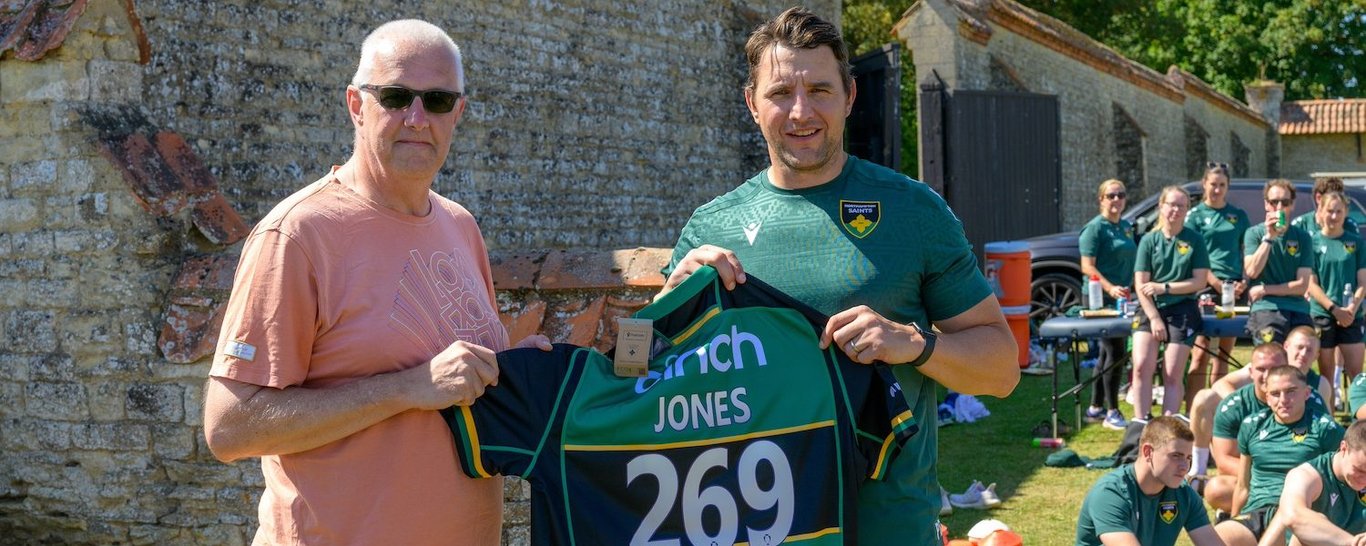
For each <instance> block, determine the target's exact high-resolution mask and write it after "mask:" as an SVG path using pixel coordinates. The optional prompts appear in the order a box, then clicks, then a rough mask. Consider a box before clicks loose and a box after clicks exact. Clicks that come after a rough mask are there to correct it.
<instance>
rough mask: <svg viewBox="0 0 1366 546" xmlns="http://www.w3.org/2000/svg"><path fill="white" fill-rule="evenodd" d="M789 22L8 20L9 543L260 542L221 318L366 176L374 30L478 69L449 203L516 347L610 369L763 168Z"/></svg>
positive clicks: (726, 13) (5, 386)
mask: <svg viewBox="0 0 1366 546" xmlns="http://www.w3.org/2000/svg"><path fill="white" fill-rule="evenodd" d="M813 4H814V5H812V6H811V7H812V8H813V9H815V10H816V11H817V12H818V13H821V14H822V15H824V16H827V17H830V18H832V19H833V20H835V21H838V17H839V14H838V10H839V3H838V2H835V1H833V0H822V1H818V2H814V3H813ZM787 5H788V4H787V3H784V2H777V1H773V0H745V1H724V2H713V1H708V0H663V1H659V2H612V1H603V0H569V1H565V2H547V1H543V0H523V1H512V2H466V3H460V4H459V5H456V6H454V7H453V6H452V5H451V4H449V3H432V4H425V3H414V2H406V1H400V0H378V1H372V2H357V1H346V0H259V1H258V0H225V1H215V2H197V1H189V0H142V1H137V2H135V1H134V0H21V1H18V2H5V3H0V325H3V326H0V328H2V329H0V543H38V542H44V543H47V542H55V543H70V544H109V543H137V544H186V543H206V544H242V543H246V542H249V541H250V537H251V534H252V532H253V531H254V528H255V513H256V499H257V498H258V495H259V490H260V488H261V486H262V484H261V473H260V469H259V465H258V464H257V463H256V462H254V461H251V462H243V463H240V464H233V465H227V464H222V463H220V462H218V461H216V460H214V459H213V457H212V456H211V455H210V454H209V452H208V450H207V449H206V447H205V445H204V440H203V430H202V423H201V416H200V413H201V410H202V387H203V381H204V378H205V375H206V373H207V370H208V361H209V360H208V358H209V355H210V354H211V352H212V348H213V346H214V344H215V342H216V336H217V328H218V324H219V321H221V317H220V316H219V315H218V311H219V307H220V306H221V305H222V303H223V302H224V301H225V300H226V297H227V294H228V290H229V289H230V287H231V279H232V274H233V271H234V268H235V265H236V252H237V250H238V247H239V245H240V241H241V239H242V238H243V236H244V235H245V233H246V232H247V231H248V229H249V226H250V225H251V224H252V223H253V222H255V221H256V220H257V219H259V218H260V217H261V216H262V215H263V214H264V213H265V212H266V211H268V210H269V209H270V208H271V206H273V205H274V204H275V203H276V202H278V201H279V200H280V199H281V198H283V197H284V196H286V195H289V194H290V193H292V192H293V191H294V190H296V189H297V188H299V187H302V186H304V185H306V184H308V183H310V182H312V181H313V180H315V179H317V178H318V177H320V176H321V175H322V174H323V173H324V172H325V170H326V169H327V168H328V166H329V165H331V164H334V163H339V162H341V161H342V160H344V159H345V158H346V157H347V155H348V154H349V150H350V137H351V132H350V131H351V130H350V123H349V121H348V119H347V118H346V116H345V113H344V109H343V102H342V99H343V90H344V86H345V84H346V83H347V82H348V81H349V79H350V77H351V71H352V70H354V63H355V58H356V57H357V54H358V52H359V43H360V40H361V39H362V38H363V37H364V35H365V33H366V32H368V31H369V30H370V29H372V28H374V27H375V26H377V25H378V24H380V23H382V22H384V21H387V20H390V19H394V18H399V17H417V18H423V19H427V20H429V21H432V22H434V23H437V24H438V25H441V26H443V27H445V28H447V29H449V30H450V31H451V34H452V36H453V37H454V38H455V39H456V41H457V42H458V43H459V44H460V45H461V46H462V48H463V51H464V55H465V63H466V74H467V77H468V79H469V82H468V87H467V91H468V92H470V93H471V95H472V98H471V101H470V104H469V108H468V110H467V113H466V116H465V118H464V120H463V122H462V124H461V126H460V128H459V129H458V131H457V135H456V139H455V142H454V145H453V150H452V153H451V156H450V159H449V161H448V163H447V165H446V167H445V169H444V170H443V171H442V173H441V176H440V177H439V179H438V181H437V184H436V188H435V189H436V191H438V192H440V193H442V194H443V195H447V196H449V197H451V198H453V199H455V200H456V201H459V202H461V203H463V204H465V205H466V206H467V207H468V208H469V209H470V210H471V212H473V213H474V215H475V216H476V217H477V219H478V220H479V223H480V225H481V226H482V228H483V233H484V235H485V238H486V240H487V241H488V244H489V246H490V248H491V249H492V253H493V256H492V258H493V261H494V262H495V279H496V283H497V288H498V289H499V293H498V298H499V303H500V306H501V311H502V312H503V319H504V322H505V323H506V324H507V325H508V326H509V328H510V330H512V338H513V339H518V338H520V337H521V336H524V335H525V334H527V333H530V332H534V331H538V330H540V331H545V332H546V333H547V334H549V335H550V336H551V337H552V338H553V339H556V340H563V341H569V342H573V343H578V344H583V345H598V346H602V345H604V344H610V342H609V341H606V342H605V341H602V340H605V339H609V336H610V334H611V333H612V330H613V328H614V322H613V319H614V318H615V317H618V316H623V315H625V314H628V313H630V312H632V311H633V310H634V309H636V308H639V307H640V306H642V305H644V304H645V303H646V302H647V301H648V299H649V297H650V296H651V295H653V294H654V292H655V291H656V290H657V289H658V287H659V286H660V283H661V282H662V278H660V276H659V274H658V269H659V267H660V266H661V265H662V263H663V261H664V260H665V259H666V256H667V254H666V251H665V250H662V249H660V248H639V247H671V246H672V245H673V243H674V240H675V238H676V236H677V230H678V229H679V228H680V227H681V226H682V224H683V222H684V221H685V220H686V219H687V216H688V214H689V213H690V212H691V211H692V209H693V208H694V207H696V206H697V205H699V204H701V203H702V202H704V201H705V200H707V199H709V198H710V197H711V196H713V195H716V194H718V193H721V192H723V191H725V190H727V189H729V188H730V187H732V186H733V185H735V184H737V183H739V182H740V181H742V180H743V179H744V178H746V177H748V176H749V175H750V174H751V173H753V172H754V171H755V170H757V169H758V168H759V167H760V166H761V165H763V164H764V162H765V161H766V156H765V153H764V148H763V141H762V137H761V136H760V134H759V132H758V131H757V130H756V128H755V126H754V125H753V123H752V121H751V120H750V119H749V116H748V113H747V112H746V110H745V107H744V104H743V101H742V99H741V97H742V95H741V93H740V86H741V84H742V83H743V80H744V76H745V66H744V60H743V55H742V54H741V47H742V45H743V42H744V39H745V36H746V35H747V33H748V30H749V29H750V28H752V27H753V26H754V25H755V24H757V23H758V22H760V21H762V20H763V19H764V18H766V17H768V16H771V15H773V14H776V13H777V12H779V11H780V10H781V9H783V8H785V7H787ZM508 491H509V494H508V501H509V506H508V511H507V516H506V517H507V521H506V529H505V538H506V542H507V543H510V544H520V543H525V542H526V540H527V522H528V518H529V515H528V505H527V502H526V498H527V495H528V488H527V487H526V484H524V483H522V482H520V481H517V480H509V483H508Z"/></svg>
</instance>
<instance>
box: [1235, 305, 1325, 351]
mask: <svg viewBox="0 0 1366 546" xmlns="http://www.w3.org/2000/svg"><path fill="white" fill-rule="evenodd" d="M1313 325H1314V321H1313V320H1311V319H1310V318H1309V313H1301V312H1299V311H1277V310H1272V309H1263V310H1261V311H1253V312H1252V313H1249V314H1248V316H1247V335H1248V336H1249V337H1251V338H1252V344H1253V345H1261V344H1263V343H1284V342H1285V336H1286V335H1288V334H1289V333H1290V330H1293V329H1294V328H1295V327H1296V326H1313Z"/></svg>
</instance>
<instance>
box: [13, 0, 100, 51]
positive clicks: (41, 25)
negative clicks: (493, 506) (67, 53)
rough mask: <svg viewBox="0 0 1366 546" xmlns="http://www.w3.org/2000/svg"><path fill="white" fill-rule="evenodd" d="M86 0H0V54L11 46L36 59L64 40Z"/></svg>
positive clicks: (82, 10)
mask: <svg viewBox="0 0 1366 546" xmlns="http://www.w3.org/2000/svg"><path fill="white" fill-rule="evenodd" d="M88 3H89V0H66V1H62V0H6V1H4V2H3V3H0V55H2V54H4V53H5V52H7V51H9V50H14V57H15V58H17V59H19V60H21V61H36V60H38V59H41V58H43V55H45V54H47V52H49V51H52V50H54V49H57V47H58V46H61V45H62V42H63V41H64V40H66V35H67V33H69V32H71V27H73V26H76V19H78V18H80V16H81V14H82V13H85V7H86V4H88Z"/></svg>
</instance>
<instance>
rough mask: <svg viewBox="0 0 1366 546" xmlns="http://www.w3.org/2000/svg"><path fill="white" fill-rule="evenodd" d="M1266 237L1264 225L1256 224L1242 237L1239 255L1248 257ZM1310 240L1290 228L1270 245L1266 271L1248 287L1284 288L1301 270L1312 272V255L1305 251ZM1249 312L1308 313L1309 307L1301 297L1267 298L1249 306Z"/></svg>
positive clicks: (1307, 235)
mask: <svg viewBox="0 0 1366 546" xmlns="http://www.w3.org/2000/svg"><path fill="white" fill-rule="evenodd" d="M1265 236H1266V224H1257V225H1255V226H1252V227H1250V228H1248V229H1247V233H1245V234H1243V255H1244V256H1251V255H1253V254H1254V253H1256V252H1257V247H1258V246H1260V245H1261V244H1262V237H1265ZM1312 243H1313V239H1312V238H1311V237H1310V236H1309V234H1308V233H1305V232H1304V230H1301V229H1299V228H1297V227H1295V226H1290V227H1289V228H1287V229H1286V231H1285V233H1282V234H1281V236H1280V237H1277V238H1276V240H1274V241H1271V255H1270V256H1267V259H1266V267H1264V268H1262V274H1261V276H1259V277H1257V278H1255V279H1251V282H1250V283H1249V286H1256V285H1259V284H1285V283H1288V282H1290V281H1293V280H1295V274H1296V272H1297V271H1298V270H1299V268H1301V267H1308V268H1310V269H1313V268H1314V253H1313V252H1312V251H1310V249H1309V247H1310V245H1311V244H1312ZM1252 310H1253V311H1296V312H1299V313H1308V312H1309V303H1308V302H1306V301H1304V298H1303V297H1302V296H1267V297H1264V298H1262V299H1260V300H1257V301H1256V302H1255V303H1253V304H1252Z"/></svg>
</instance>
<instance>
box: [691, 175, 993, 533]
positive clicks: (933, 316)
mask: <svg viewBox="0 0 1366 546" xmlns="http://www.w3.org/2000/svg"><path fill="white" fill-rule="evenodd" d="M704 244H712V245H716V246H719V247H722V248H726V249H730V250H732V251H734V252H735V255H736V256H737V257H739V259H740V264H741V265H742V266H743V267H744V268H745V272H746V273H750V274H753V275H755V276H756V277H758V278H761V279H763V280H764V281H765V282H767V283H769V284H770V285H772V286H774V287H776V288H778V289H779V290H782V291H783V292H785V293H787V294H788V295H790V296H792V297H794V298H796V299H797V300H799V301H801V302H803V303H805V304H807V305H810V306H812V307H814V308H815V309H817V310H818V311H820V312H822V313H825V314H827V315H833V314H835V313H838V312H840V311H844V310H846V309H849V308H851V307H855V306H858V305H868V306H869V307H871V308H873V310H875V311H877V312H878V313H881V314H882V316H884V317H886V318H887V319H889V320H893V321H896V322H899V323H902V324H906V323H910V322H916V323H919V324H920V325H921V326H923V327H925V328H929V325H930V323H931V322H933V321H938V320H944V319H947V318H950V317H954V316H957V315H959V314H961V313H963V312H965V311H967V310H968V309H970V308H972V307H973V306H974V305H977V304H978V303H980V302H981V301H982V300H983V299H986V298H987V297H990V296H991V288H990V286H989V285H987V281H986V277H984V276H983V275H982V270H981V269H980V268H978V265H977V259H976V258H975V257H974V254H973V253H972V247H971V246H970V245H969V244H968V241H967V237H966V236H965V235H964V234H963V224H962V223H961V222H959V221H958V218H957V217H956V216H954V214H953V211H951V210H950V209H949V207H948V204H947V203H945V202H944V200H943V198H941V197H940V196H939V194H937V193H935V192H934V190H932V189H930V188H929V186H926V185H924V184H922V183H920V182H916V181H914V180H911V179H910V178H907V177H906V176H905V175H902V174H900V173H897V172H895V171H892V170H890V169H887V168H885V167H882V166H880V165H877V164H875V163H872V162H869V161H864V160H861V159H859V158H856V157H853V156H849V161H848V162H847V163H846V164H845V166H844V170H843V171H842V172H841V173H840V174H839V176H837V177H836V178H835V179H834V180H831V181H830V182H827V183H825V184H821V185H819V186H815V187H811V188H805V189H800V190H785V189H782V188H778V187H776V186H774V185H773V184H772V182H771V181H770V180H769V178H768V171H767V170H765V171H763V172H760V173H759V174H758V175H756V176H754V177H753V178H750V179H749V180H748V181H746V182H745V183H744V184H741V185H740V186H739V187H737V188H736V189H734V190H731V191H730V192H728V193H726V194H725V195H722V196H720V197H717V198H716V199H713V200H712V201H711V202H710V203H707V204H705V205H702V206H701V207H698V209H697V210H696V211H694V212H693V215H692V217H691V218H689V219H688V223H687V225H685V226H684V227H683V231H682V233H681V234H680V235H679V238H678V244H677V245H676V246H675V247H674V253H673V257H672V260H671V261H670V263H669V266H668V267H666V268H665V270H664V272H665V274H666V275H667V274H668V272H670V271H672V270H673V268H674V267H675V266H677V265H678V262H679V261H680V260H682V259H683V257H684V256H685V255H686V254H687V253H688V251H689V250H691V249H693V248H697V247H699V246H701V245H704ZM891 370H892V373H893V375H895V376H896V378H897V381H898V382H899V383H900V385H901V392H902V394H903V395H904V396H905V397H906V402H907V403H908V404H909V405H910V407H911V409H912V411H913V412H914V414H915V415H934V414H935V412H936V411H937V409H936V408H937V407H938V400H937V398H936V387H937V385H938V384H937V383H936V382H935V381H934V380H933V379H930V378H929V377H927V376H925V375H924V374H921V373H920V371H919V370H917V369H915V368H913V367H911V366H892V368H891ZM938 451H939V445H938V433H937V432H936V430H935V427H926V428H922V429H921V431H920V433H919V434H916V435H915V436H914V437H912V438H911V439H909V440H907V441H906V445H905V446H904V447H903V448H902V451H901V454H900V455H898V456H897V457H896V458H895V459H893V461H892V462H891V467H890V468H889V469H888V473H887V477H886V478H885V479H884V480H882V481H869V482H865V483H864V484H863V485H862V486H861V487H860V489H859V508H858V510H859V511H858V535H859V539H858V543H859V544H879V545H880V544H917V545H918V544H937V543H938V542H939V536H938V535H937V534H936V529H935V525H934V523H935V521H937V520H938V517H939V508H940V505H939V500H940V499H939V479H938V475H937V473H936V468H935V465H936V462H937V459H938Z"/></svg>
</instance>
